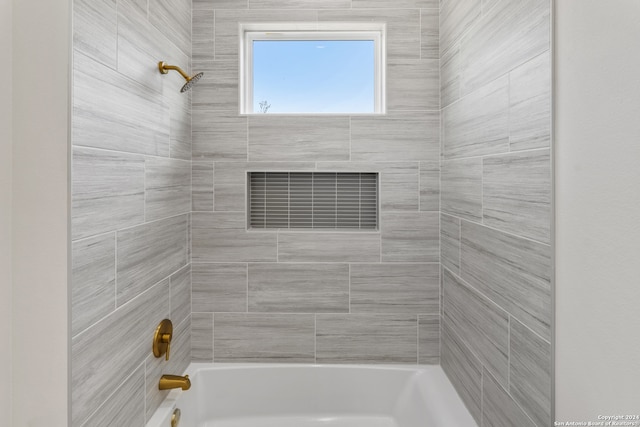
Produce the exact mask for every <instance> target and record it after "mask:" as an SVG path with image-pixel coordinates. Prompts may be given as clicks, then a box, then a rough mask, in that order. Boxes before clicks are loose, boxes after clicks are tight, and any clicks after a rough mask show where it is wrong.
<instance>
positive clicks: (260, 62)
mask: <svg viewBox="0 0 640 427" xmlns="http://www.w3.org/2000/svg"><path fill="white" fill-rule="evenodd" d="M374 53H375V45H374V42H373V40H256V41H254V42H253V111H254V113H260V111H261V110H260V105H259V103H260V102H262V101H267V102H268V103H269V104H270V105H271V107H270V108H269V110H268V113H373V112H374V111H375V94H374V85H375V75H374V74H375V72H374V65H375V62H374V61H375V56H374Z"/></svg>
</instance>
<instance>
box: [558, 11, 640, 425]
mask: <svg viewBox="0 0 640 427" xmlns="http://www.w3.org/2000/svg"><path fill="white" fill-rule="evenodd" d="M555 46H556V66H555V71H556V97H555V108H556V114H555V119H556V140H555V143H556V215H557V239H556V251H557V255H556V262H557V276H556V278H557V284H556V296H557V300H556V302H557V308H556V316H557V318H556V320H557V324H556V331H557V336H556V419H557V420H559V421H567V420H576V421H577V420H595V419H596V418H597V416H598V415H612V414H639V415H640V71H639V70H640V2H639V1H638V0H608V1H602V0H579V1H578V0H556V43H555Z"/></svg>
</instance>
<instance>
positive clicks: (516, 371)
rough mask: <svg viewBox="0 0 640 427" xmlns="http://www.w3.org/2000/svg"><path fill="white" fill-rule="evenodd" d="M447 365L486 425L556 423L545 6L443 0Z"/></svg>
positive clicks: (531, 0) (532, 0) (535, 0)
mask: <svg viewBox="0 0 640 427" xmlns="http://www.w3.org/2000/svg"><path fill="white" fill-rule="evenodd" d="M440 28H441V31H440V71H441V80H440V81H441V88H440V94H441V102H442V162H441V166H442V188H441V198H442V206H441V219H440V239H441V259H442V267H443V271H444V273H443V274H442V298H443V303H442V307H443V314H442V320H441V322H442V324H441V332H442V336H441V341H442V353H441V363H442V366H443V368H444V370H445V372H446V373H447V375H448V376H449V378H450V379H451V381H452V383H453V384H454V386H455V388H456V390H457V391H458V393H459V394H460V396H461V397H462V398H463V400H464V401H465V403H466V405H467V407H468V408H469V410H470V412H471V413H472V415H473V416H474V418H475V419H476V421H477V422H478V425H484V426H515V425H518V426H538V427H544V426H548V425H550V424H551V400H550V397H551V376H550V375H551V374H550V372H551V344H550V340H551V327H552V325H551V246H550V243H551V190H552V188H551V134H550V105H551V78H550V77H551V65H550V51H549V49H550V39H549V29H550V2H549V1H548V0H523V1H512V0H492V1H490V2H486V1H480V0H442V1H441V10H440Z"/></svg>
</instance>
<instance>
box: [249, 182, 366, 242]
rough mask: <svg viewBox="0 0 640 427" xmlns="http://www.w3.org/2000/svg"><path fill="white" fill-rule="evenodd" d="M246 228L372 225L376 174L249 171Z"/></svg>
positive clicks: (355, 226)
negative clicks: (247, 226)
mask: <svg viewBox="0 0 640 427" xmlns="http://www.w3.org/2000/svg"><path fill="white" fill-rule="evenodd" d="M247 181H248V183H249V197H248V199H249V218H248V221H249V228H254V229H265V228H271V229H274V228H310V229H349V230H376V229H377V227H378V174H377V173H358V172H338V173H336V172H249V177H248V179H247Z"/></svg>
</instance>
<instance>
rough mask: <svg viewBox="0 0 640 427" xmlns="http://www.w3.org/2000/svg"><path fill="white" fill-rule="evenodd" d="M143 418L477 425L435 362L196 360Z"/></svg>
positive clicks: (207, 422)
mask: <svg viewBox="0 0 640 427" xmlns="http://www.w3.org/2000/svg"><path fill="white" fill-rule="evenodd" d="M187 373H188V374H189V377H190V378H191V383H192V387H191V390H188V391H181V390H173V391H171V393H170V394H169V396H168V397H167V399H165V401H164V402H163V404H162V405H161V407H160V408H159V409H158V411H156V413H155V414H154V415H153V417H152V418H151V419H150V420H149V422H148V423H147V427H170V426H171V421H170V420H171V415H172V413H173V410H174V409H175V408H180V410H181V412H182V418H181V421H180V424H179V427H320V426H323V427H477V424H476V423H475V421H474V420H473V418H472V417H471V415H470V414H469V412H468V411H467V409H466V408H465V406H464V405H463V403H462V401H461V400H460V398H459V397H458V395H457V393H456V392H455V390H454V388H453V386H452V385H451V383H450V382H449V380H448V379H447V377H446V376H445V374H444V372H443V371H442V368H440V367H439V366H409V367H399V366H378V365H373V366H368V365H279V364H264V365H263V364H201V363H193V364H191V366H190V367H189V369H188V370H187Z"/></svg>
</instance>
